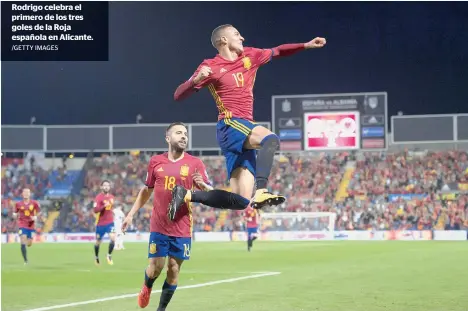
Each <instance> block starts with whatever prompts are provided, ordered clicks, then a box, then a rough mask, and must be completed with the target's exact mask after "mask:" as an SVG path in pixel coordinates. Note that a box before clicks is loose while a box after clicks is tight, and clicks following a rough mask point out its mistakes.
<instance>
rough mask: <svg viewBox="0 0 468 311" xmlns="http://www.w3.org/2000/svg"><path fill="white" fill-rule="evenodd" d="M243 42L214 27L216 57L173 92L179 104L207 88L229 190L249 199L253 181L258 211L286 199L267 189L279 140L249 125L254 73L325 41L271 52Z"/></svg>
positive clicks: (254, 204)
mask: <svg viewBox="0 0 468 311" xmlns="http://www.w3.org/2000/svg"><path fill="white" fill-rule="evenodd" d="M243 41H244V38H243V37H242V36H241V35H240V33H239V31H238V30H237V29H236V28H234V27H233V26H232V25H222V26H219V27H217V28H216V29H215V30H214V31H213V33H212V35H211V43H212V45H213V46H214V47H215V48H216V49H217V50H218V53H219V54H218V55H216V57H214V58H212V59H206V60H204V61H203V62H202V63H201V64H200V66H199V67H198V69H197V70H196V71H195V73H194V74H193V75H192V76H191V78H190V79H189V80H188V81H186V82H185V83H183V84H181V85H180V86H179V87H178V88H177V90H176V91H175V94H174V99H175V100H176V101H178V100H182V99H184V98H186V97H188V96H189V95H190V94H192V93H194V92H195V91H198V90H200V89H201V88H203V87H205V86H206V87H208V89H209V90H210V92H211V94H212V95H213V97H214V99H215V102H216V106H217V107H218V110H219V117H218V125H217V139H218V143H219V145H220V147H221V150H222V152H223V154H224V156H225V158H226V167H227V173H228V179H229V180H230V186H231V188H232V191H233V192H234V193H237V194H240V195H242V196H243V197H245V198H249V199H250V198H251V197H252V193H253V189H254V182H255V186H256V189H257V190H256V192H255V194H254V197H253V199H252V207H254V208H261V207H263V206H264V205H266V204H270V205H278V204H281V203H283V202H284V201H285V197H284V196H281V195H273V194H271V193H269V192H268V191H267V184H268V177H269V175H270V171H271V168H272V165H273V158H274V154H275V152H276V150H277V149H278V147H279V138H278V136H276V135H275V134H274V133H272V132H271V131H270V130H268V129H267V128H265V127H263V126H260V125H258V124H255V123H254V122H253V86H254V83H255V76H256V73H257V70H258V69H259V68H260V66H262V65H265V64H266V63H268V62H269V61H270V60H271V59H272V58H277V57H282V56H289V55H292V54H294V53H296V52H299V51H302V50H305V49H311V48H321V47H323V46H324V45H325V44H326V41H325V39H324V38H315V39H313V40H312V41H309V42H307V43H297V44H284V45H280V46H278V47H275V48H272V49H257V48H251V47H244V46H243ZM256 150H258V153H257V152H256ZM254 176H255V177H254Z"/></svg>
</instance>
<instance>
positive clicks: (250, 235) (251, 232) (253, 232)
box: [247, 227, 258, 240]
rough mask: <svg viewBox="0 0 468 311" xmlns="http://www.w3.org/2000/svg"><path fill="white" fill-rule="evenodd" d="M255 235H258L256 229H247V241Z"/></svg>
mask: <svg viewBox="0 0 468 311" xmlns="http://www.w3.org/2000/svg"><path fill="white" fill-rule="evenodd" d="M257 233H258V227H254V228H247V237H248V239H249V240H250V239H251V238H252V237H253V235H254V234H257Z"/></svg>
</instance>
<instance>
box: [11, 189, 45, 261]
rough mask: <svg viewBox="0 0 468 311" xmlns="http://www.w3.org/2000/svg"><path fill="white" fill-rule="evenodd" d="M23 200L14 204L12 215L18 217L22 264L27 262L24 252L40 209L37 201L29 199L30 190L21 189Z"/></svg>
mask: <svg viewBox="0 0 468 311" xmlns="http://www.w3.org/2000/svg"><path fill="white" fill-rule="evenodd" d="M22 196H23V201H20V202H17V203H16V204H15V212H14V213H13V217H14V218H15V219H18V229H19V231H18V234H19V235H20V241H21V254H22V255H23V259H24V264H25V265H27V264H28V256H27V253H26V245H27V246H28V247H31V245H32V233H33V232H35V231H36V229H35V223H36V221H37V215H38V214H39V212H40V211H41V207H40V205H39V203H38V202H37V201H34V200H31V190H29V189H28V188H24V189H23V193H22Z"/></svg>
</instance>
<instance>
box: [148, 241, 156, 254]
mask: <svg viewBox="0 0 468 311" xmlns="http://www.w3.org/2000/svg"><path fill="white" fill-rule="evenodd" d="M156 251H157V250H156V243H151V244H150V246H149V253H150V254H151V255H153V254H156Z"/></svg>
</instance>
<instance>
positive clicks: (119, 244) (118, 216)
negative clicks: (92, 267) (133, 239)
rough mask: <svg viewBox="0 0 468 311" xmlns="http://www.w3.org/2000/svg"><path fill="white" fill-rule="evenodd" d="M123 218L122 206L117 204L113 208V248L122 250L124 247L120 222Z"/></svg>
mask: <svg viewBox="0 0 468 311" xmlns="http://www.w3.org/2000/svg"><path fill="white" fill-rule="evenodd" d="M124 219H125V214H124V212H123V211H122V206H117V207H116V208H114V228H115V233H116V237H115V249H116V250H122V249H125V247H124V245H123V232H122V223H123V221H124Z"/></svg>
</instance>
